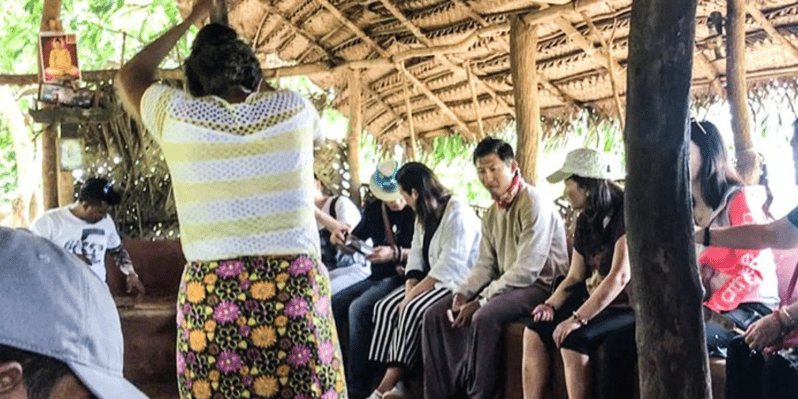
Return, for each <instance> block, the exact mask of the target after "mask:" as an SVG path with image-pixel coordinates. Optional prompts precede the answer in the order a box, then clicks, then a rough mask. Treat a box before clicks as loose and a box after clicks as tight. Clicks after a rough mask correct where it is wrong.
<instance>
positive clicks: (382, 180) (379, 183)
mask: <svg viewBox="0 0 798 399" xmlns="http://www.w3.org/2000/svg"><path fill="white" fill-rule="evenodd" d="M398 170H399V162H396V161H394V160H388V161H383V162H380V164H379V165H377V170H375V171H374V174H373V175H371V179H369V188H370V189H371V192H372V193H373V194H374V196H375V197H377V198H379V199H380V200H382V201H384V202H391V201H396V200H398V199H399V197H400V195H399V185H398V183H397V182H396V171H398Z"/></svg>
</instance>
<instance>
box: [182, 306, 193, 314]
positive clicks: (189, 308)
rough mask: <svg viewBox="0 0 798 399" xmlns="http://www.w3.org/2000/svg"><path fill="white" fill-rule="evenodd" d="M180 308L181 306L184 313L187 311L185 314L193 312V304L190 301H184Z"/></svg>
mask: <svg viewBox="0 0 798 399" xmlns="http://www.w3.org/2000/svg"><path fill="white" fill-rule="evenodd" d="M180 308H181V310H183V313H185V314H189V313H191V304H190V303H184V304H183V306H181V307H180Z"/></svg>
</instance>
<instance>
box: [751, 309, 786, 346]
mask: <svg viewBox="0 0 798 399" xmlns="http://www.w3.org/2000/svg"><path fill="white" fill-rule="evenodd" d="M776 317H777V316H775V315H774V314H772V313H771V314H769V315H767V316H765V317H763V318H761V319H759V320H757V321H755V322H753V323H752V324H751V325H750V326H748V329H746V330H745V335H744V337H745V343H746V344H748V346H749V347H750V348H751V349H756V350H762V349H763V348H764V347H766V346H768V345H771V344H773V343H774V342H776V340H778V339H779V334H780V333H781V325H780V324H779V321H778V320H776Z"/></svg>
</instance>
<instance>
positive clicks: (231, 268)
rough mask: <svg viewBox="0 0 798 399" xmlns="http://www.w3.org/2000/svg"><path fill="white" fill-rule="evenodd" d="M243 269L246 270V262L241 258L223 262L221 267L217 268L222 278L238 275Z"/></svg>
mask: <svg viewBox="0 0 798 399" xmlns="http://www.w3.org/2000/svg"><path fill="white" fill-rule="evenodd" d="M242 271H244V262H241V261H240V260H231V261H227V262H222V263H221V264H220V265H219V267H217V268H216V274H218V275H219V277H222V278H229V277H235V276H238V275H239V274H241V272H242Z"/></svg>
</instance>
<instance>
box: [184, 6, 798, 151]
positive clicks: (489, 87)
mask: <svg viewBox="0 0 798 399" xmlns="http://www.w3.org/2000/svg"><path fill="white" fill-rule="evenodd" d="M177 1H178V4H179V5H180V7H181V8H182V9H184V10H187V9H188V7H189V6H190V4H191V3H193V0H177ZM749 3H750V5H749V13H748V17H747V22H746V31H747V39H746V42H747V49H746V69H747V71H748V75H749V80H753V81H755V80H770V79H774V78H783V77H785V76H787V77H791V76H794V75H796V74H798V47H796V44H795V43H796V37H795V32H796V31H798V25H797V24H796V22H797V21H798V16H796V12H798V3H796V2H792V1H779V0H759V1H753V0H752V1H749ZM227 7H228V10H229V20H230V24H231V25H232V26H233V27H234V28H235V29H236V30H238V31H239V33H240V34H241V35H242V36H244V37H246V38H248V39H249V40H250V41H251V42H252V44H253V46H254V47H255V48H256V50H257V51H258V52H259V54H260V55H262V56H263V59H264V60H266V57H267V55H272V54H276V55H277V56H278V57H279V58H280V59H282V60H285V61H288V62H290V63H291V64H292V65H293V66H294V68H289V69H287V70H286V71H285V73H296V71H297V68H296V67H297V66H301V67H302V71H304V72H311V73H310V75H311V78H312V79H313V80H314V81H315V82H316V83H318V84H319V85H320V86H321V87H323V88H327V89H331V90H333V91H334V93H335V94H336V100H335V102H334V104H335V106H336V107H338V108H339V109H340V110H342V111H343V112H344V113H346V114H348V113H349V107H348V90H347V70H348V69H349V68H348V67H351V66H358V67H363V72H362V82H363V83H362V87H363V89H362V90H363V96H364V99H363V104H364V111H363V118H364V119H363V120H364V126H365V128H366V130H367V131H369V132H370V133H372V134H374V135H375V136H377V137H378V139H379V140H380V141H389V142H390V141H398V140H401V139H403V138H406V137H407V136H408V135H409V128H408V127H409V124H408V123H407V118H408V114H407V107H406V105H405V104H406V102H407V101H409V103H410V108H411V109H412V117H413V124H414V129H415V132H416V134H417V137H420V138H425V137H430V136H433V135H436V134H440V133H445V132H449V131H452V130H457V131H460V132H463V131H465V130H466V129H467V131H465V135H466V136H467V137H469V136H470V137H474V136H475V135H477V134H478V132H479V129H478V120H479V119H480V118H481V119H482V121H483V123H484V126H485V130H486V131H488V132H489V131H491V129H492V128H493V127H495V126H498V125H500V124H502V123H504V122H506V121H507V120H508V119H509V118H513V117H514V110H513V93H512V77H511V73H510V57H509V26H510V24H509V21H510V18H511V16H512V15H514V14H519V13H523V14H525V16H524V19H525V20H526V21H528V22H534V23H536V24H537V26H538V29H537V32H538V47H537V50H538V52H537V72H538V77H539V80H540V84H539V91H538V93H539V94H538V98H539V100H538V101H539V104H540V107H541V110H542V114H543V115H544V116H556V115H562V114H564V113H569V112H570V111H571V110H572V109H574V108H575V107H585V106H589V107H592V108H595V109H597V110H599V111H600V112H604V113H606V114H610V115H617V114H616V112H617V111H616V109H617V103H618V101H617V100H615V99H614V96H613V94H614V92H613V84H612V79H611V78H610V72H609V70H610V69H612V70H614V71H615V73H616V76H617V77H618V78H617V79H616V80H617V81H616V86H617V92H618V95H619V98H620V102H621V103H622V102H623V94H624V93H625V91H626V82H625V80H626V79H625V76H626V69H625V68H626V61H627V52H628V51H627V49H628V43H629V26H630V24H629V22H630V15H631V1H630V0H604V1H598V0H581V1H579V0H576V1H571V2H569V1H568V0H536V1H530V0H471V1H469V0H360V1H350V0H338V1H336V0H271V1H263V0H227ZM713 12H719V13H720V14H719V15H720V16H723V17H724V19H725V14H726V0H705V1H699V5H698V12H697V18H698V20H697V28H696V52H695V60H694V71H693V79H694V82H693V87H694V93H695V94H696V95H698V96H706V95H719V96H722V95H723V92H722V91H723V89H722V87H723V84H724V75H725V42H724V36H725V29H723V32H722V35H718V34H717V32H716V30H715V28H714V27H715V26H716V25H717V24H716V23H712V21H713V19H712V18H711V17H710V15H711V13H713ZM430 54H437V55H434V56H433V55H430ZM610 65H611V66H610ZM265 66H266V67H270V66H271V65H265ZM469 76H473V78H471V79H469ZM421 86H423V88H422V87H421Z"/></svg>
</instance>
